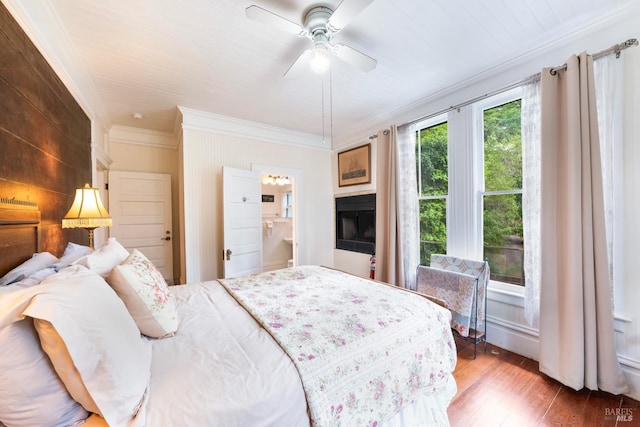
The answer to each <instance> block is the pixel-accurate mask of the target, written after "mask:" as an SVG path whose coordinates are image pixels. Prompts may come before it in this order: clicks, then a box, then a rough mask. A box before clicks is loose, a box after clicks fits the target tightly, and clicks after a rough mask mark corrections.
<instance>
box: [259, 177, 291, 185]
mask: <svg viewBox="0 0 640 427" xmlns="http://www.w3.org/2000/svg"><path fill="white" fill-rule="evenodd" d="M262 183H263V184H267V185H287V184H290V183H291V181H290V180H289V177H288V176H280V175H262Z"/></svg>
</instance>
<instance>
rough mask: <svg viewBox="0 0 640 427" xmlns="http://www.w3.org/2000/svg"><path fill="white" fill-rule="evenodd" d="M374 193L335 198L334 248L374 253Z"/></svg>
mask: <svg viewBox="0 0 640 427" xmlns="http://www.w3.org/2000/svg"><path fill="white" fill-rule="evenodd" d="M375 248H376V195H375V194H363V195H359V196H348V197H337V198H336V249H344V250H347V251H352V252H360V253H364V254H374V253H375Z"/></svg>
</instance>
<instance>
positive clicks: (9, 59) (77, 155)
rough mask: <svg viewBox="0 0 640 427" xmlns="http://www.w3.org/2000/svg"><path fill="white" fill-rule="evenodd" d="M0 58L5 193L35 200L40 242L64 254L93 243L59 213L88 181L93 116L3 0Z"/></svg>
mask: <svg viewBox="0 0 640 427" xmlns="http://www.w3.org/2000/svg"><path fill="white" fill-rule="evenodd" d="M0 58H1V59H0V197H2V198H8V199H12V198H15V199H18V200H26V201H31V202H36V203H37V204H38V208H39V209H40V211H41V213H42V223H41V227H40V239H39V241H40V244H39V246H40V247H39V250H40V251H49V252H51V253H53V254H55V255H57V256H60V255H61V254H62V252H63V250H64V248H65V246H66V244H67V242H68V241H73V242H75V243H80V244H88V238H87V232H86V231H85V230H83V229H65V230H63V229H62V226H61V220H62V217H63V216H64V215H65V213H66V212H67V210H68V209H69V207H70V206H71V203H72V201H73V197H74V194H75V188H77V187H81V186H83V185H84V184H85V183H91V121H90V120H89V118H88V117H87V115H86V114H85V113H84V111H83V110H82V108H81V107H80V105H78V103H77V102H76V101H75V99H74V98H73V96H72V95H71V93H69V91H68V90H67V88H66V87H65V86H64V84H63V83H62V81H61V80H60V79H59V78H58V76H57V75H56V74H55V72H54V71H53V69H52V68H51V67H50V66H49V64H48V63H47V61H46V60H45V59H44V57H43V56H42V55H41V54H40V52H39V51H38V50H37V49H36V47H35V46H34V45H33V43H32V42H31V40H29V38H28V37H27V35H26V34H25V33H24V31H23V30H22V29H21V28H20V26H19V25H18V23H17V22H16V21H15V20H14V19H13V17H12V16H11V14H10V13H9V11H8V10H7V9H6V7H5V6H4V5H2V3H0Z"/></svg>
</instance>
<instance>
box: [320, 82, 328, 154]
mask: <svg viewBox="0 0 640 427" xmlns="http://www.w3.org/2000/svg"><path fill="white" fill-rule="evenodd" d="M320 88H321V89H322V93H321V99H322V102H321V103H322V143H323V144H326V143H327V140H326V139H325V137H324V79H322V86H320Z"/></svg>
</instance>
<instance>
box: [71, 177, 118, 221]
mask: <svg viewBox="0 0 640 427" xmlns="http://www.w3.org/2000/svg"><path fill="white" fill-rule="evenodd" d="M109 226H111V216H110V215H109V212H107V210H106V209H105V208H104V206H103V205H102V200H100V193H99V192H98V189H97V188H93V187H90V186H89V184H85V185H84V187H83V188H77V189H76V197H75V199H74V200H73V205H71V209H69V212H67V214H66V215H65V216H64V218H62V228H90V229H93V228H98V227H109Z"/></svg>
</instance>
